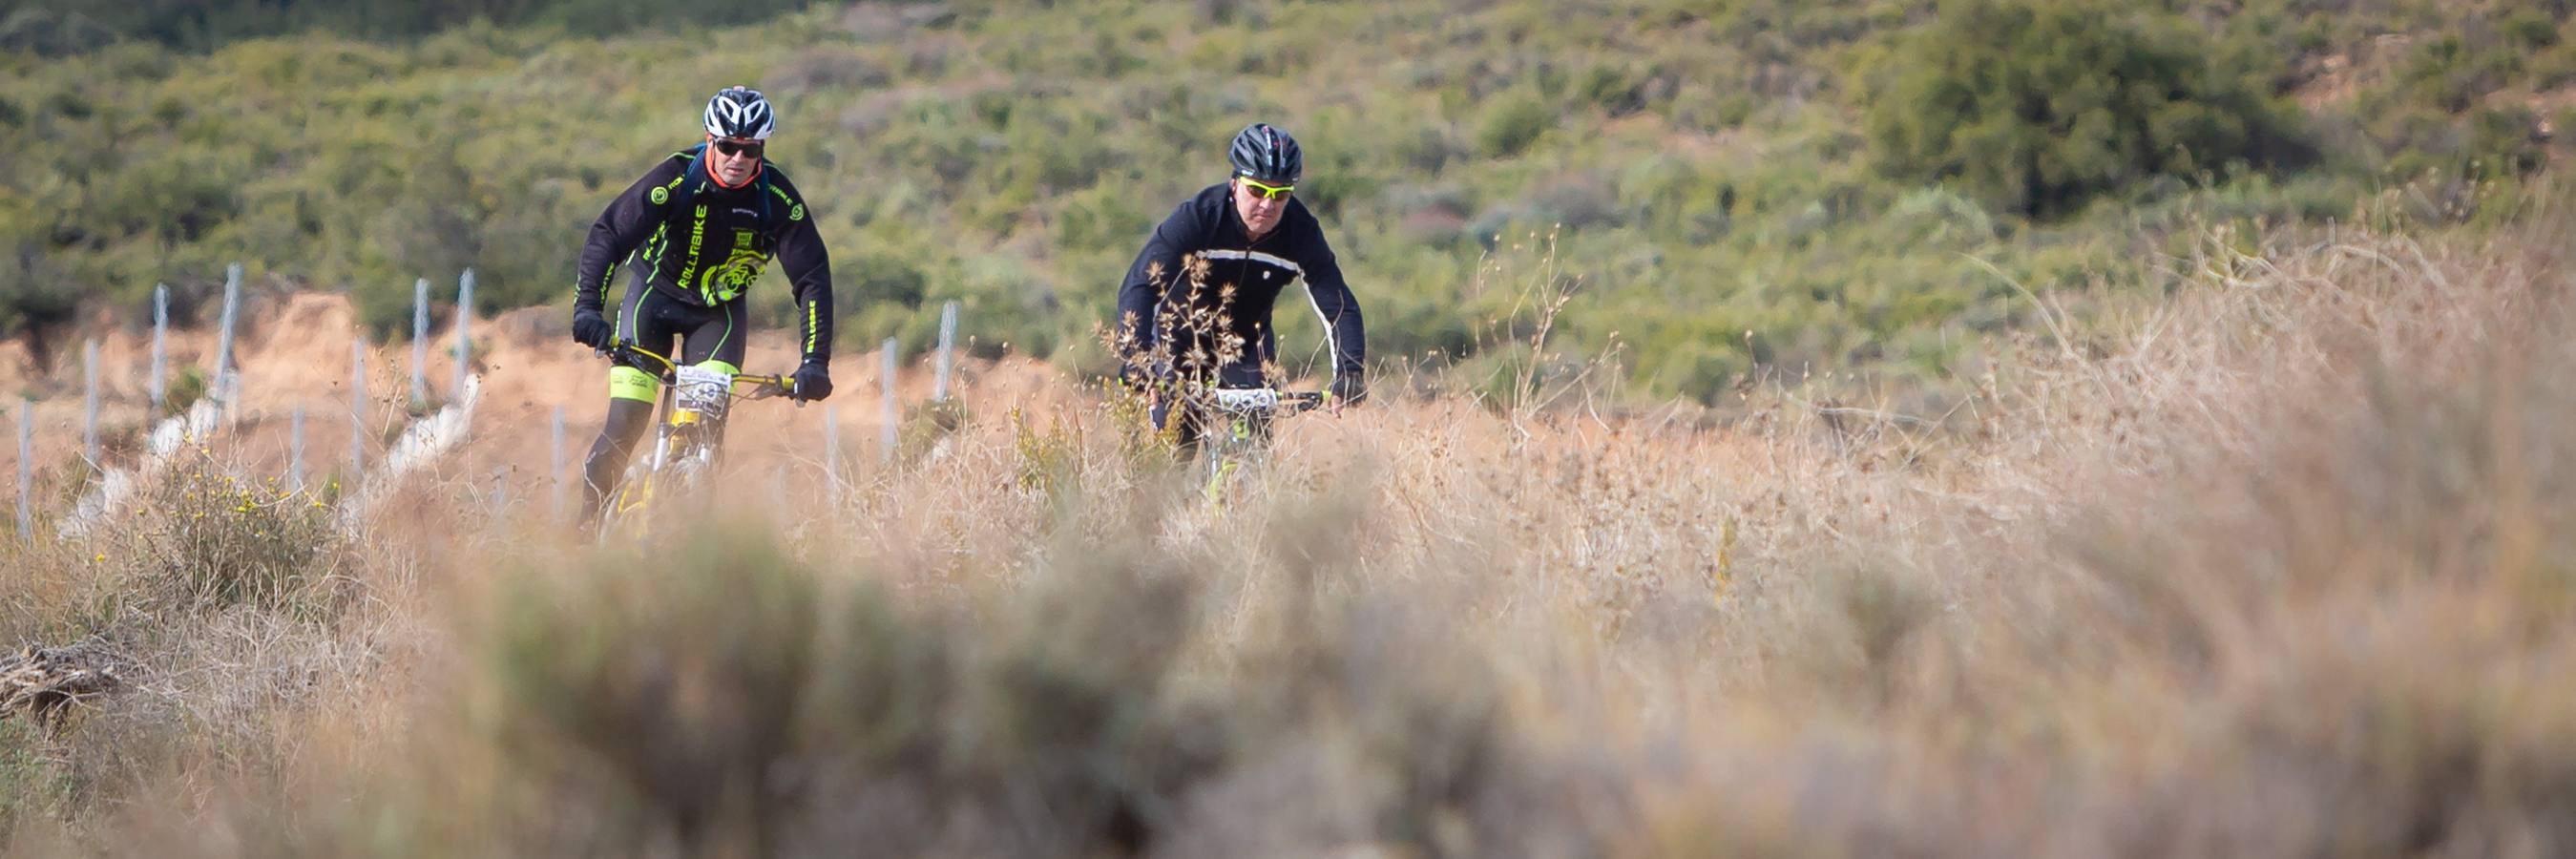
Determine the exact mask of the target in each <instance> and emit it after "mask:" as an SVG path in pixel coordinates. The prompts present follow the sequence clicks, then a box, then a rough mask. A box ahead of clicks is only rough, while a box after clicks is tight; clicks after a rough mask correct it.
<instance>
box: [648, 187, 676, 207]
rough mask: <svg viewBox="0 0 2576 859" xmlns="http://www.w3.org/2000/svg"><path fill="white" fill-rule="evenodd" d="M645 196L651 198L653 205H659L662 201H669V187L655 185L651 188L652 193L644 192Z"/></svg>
mask: <svg viewBox="0 0 2576 859" xmlns="http://www.w3.org/2000/svg"><path fill="white" fill-rule="evenodd" d="M645 196H647V197H651V198H652V199H653V205H656V206H659V205H662V204H664V203H668V202H671V189H668V188H662V187H655V188H654V189H653V193H651V194H646V195H645Z"/></svg>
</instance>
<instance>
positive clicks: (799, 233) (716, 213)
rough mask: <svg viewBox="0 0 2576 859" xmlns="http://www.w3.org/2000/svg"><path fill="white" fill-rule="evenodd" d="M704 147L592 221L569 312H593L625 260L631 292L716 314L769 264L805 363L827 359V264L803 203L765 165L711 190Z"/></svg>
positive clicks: (677, 158)
mask: <svg viewBox="0 0 2576 859" xmlns="http://www.w3.org/2000/svg"><path fill="white" fill-rule="evenodd" d="M703 148H704V144H700V145H699V146H698V147H693V148H691V149H689V150H687V151H683V152H675V153H672V154H671V157H669V158H666V159H663V160H662V163H660V164H658V165H655V166H654V167H653V169H652V171H651V172H647V173H645V174H644V178H642V179H638V180H636V182H635V184H634V185H633V186H632V187H629V188H627V189H626V191H625V193H622V194H619V195H617V199H615V200H611V201H609V203H608V209H607V210H606V211H603V212H600V213H599V220H598V221H596V222H593V223H592V224H591V225H590V239H589V241H588V242H586V243H584V244H583V245H582V249H581V268H580V270H579V272H578V273H577V274H576V275H575V279H574V283H573V306H574V307H575V308H579V309H586V310H599V309H601V308H602V307H603V306H604V299H603V298H602V296H603V295H604V294H605V293H606V291H607V288H608V282H609V281H610V280H611V279H612V278H614V277H615V275H616V270H617V265H618V264H619V263H621V262H624V261H626V260H628V259H629V258H630V257H631V258H634V259H637V260H639V261H640V262H641V263H642V264H641V265H640V266H638V267H637V269H636V280H637V281H638V285H637V287H636V288H649V289H654V290H658V291H660V292H662V293H663V294H665V295H668V296H670V297H672V298H676V299H678V300H680V301H682V302H685V303H688V304H692V305H696V306H700V307H719V306H722V305H724V304H726V303H727V302H731V301H736V300H740V299H741V297H742V294H743V292H744V291H746V290H749V289H750V288H751V284H752V282H753V281H756V280H759V279H760V273H761V269H762V268H764V267H766V266H767V265H768V263H769V260H770V259H771V258H773V257H775V258H776V259H777V260H778V265H779V268H781V269H784V270H785V271H786V272H787V279H788V281H789V284H788V286H789V289H791V290H793V295H794V297H795V299H796V316H797V324H798V325H799V326H800V327H801V328H802V331H803V334H804V339H803V341H802V344H801V345H802V346H803V350H802V352H803V355H804V359H805V360H807V361H829V360H831V357H832V261H831V258H830V257H829V256H828V255H827V254H825V253H824V250H823V238H822V236H821V235H820V234H819V233H817V232H815V230H814V221H813V219H812V218H811V217H810V215H809V213H808V212H806V210H805V198H804V197H802V196H800V195H798V194H797V193H796V185H795V184H794V183H792V182H789V181H788V180H787V173H786V171H783V170H780V169H778V165H776V164H771V163H767V162H762V164H761V165H760V175H758V176H756V177H754V178H753V179H752V181H751V182H750V183H749V184H746V185H744V186H742V187H740V188H726V187H724V186H722V185H718V184H716V182H715V179H714V178H713V177H712V176H710V175H709V174H708V172H707V171H708V167H707V165H706V164H705V162H704V160H703V159H700V158H698V157H697V155H698V153H699V151H700V150H701V149H703Z"/></svg>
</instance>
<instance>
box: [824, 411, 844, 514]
mask: <svg viewBox="0 0 2576 859" xmlns="http://www.w3.org/2000/svg"><path fill="white" fill-rule="evenodd" d="M823 498H824V500H826V501H828V502H830V503H831V505H832V506H834V507H839V506H840V505H841V410H840V409H836V408H832V407H830V406H824V407H823Z"/></svg>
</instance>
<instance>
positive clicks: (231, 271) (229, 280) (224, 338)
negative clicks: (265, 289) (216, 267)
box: [207, 263, 242, 420]
mask: <svg viewBox="0 0 2576 859" xmlns="http://www.w3.org/2000/svg"><path fill="white" fill-rule="evenodd" d="M241 276H242V267H241V263H233V264H232V265H229V266H225V267H224V315H223V319H222V322H221V331H220V332H219V333H218V334H216V336H215V372H214V378H213V379H212V380H211V382H212V384H211V385H210V386H209V387H208V388H207V390H208V391H210V392H212V393H213V394H214V397H215V407H216V408H217V409H220V410H222V412H223V415H224V418H225V420H231V418H232V415H233V322H234V321H235V320H237V319H240V318H241Z"/></svg>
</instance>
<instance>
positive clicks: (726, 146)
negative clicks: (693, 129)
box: [716, 137, 768, 158]
mask: <svg viewBox="0 0 2576 859" xmlns="http://www.w3.org/2000/svg"><path fill="white" fill-rule="evenodd" d="M767 146H768V144H765V143H761V142H758V141H754V142H751V143H737V142H734V141H732V140H727V139H725V138H722V137H719V138H716V151H717V152H722V153H724V154H726V155H749V156H751V157H753V158H758V157H760V153H761V150H762V149H765V148H767Z"/></svg>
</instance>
